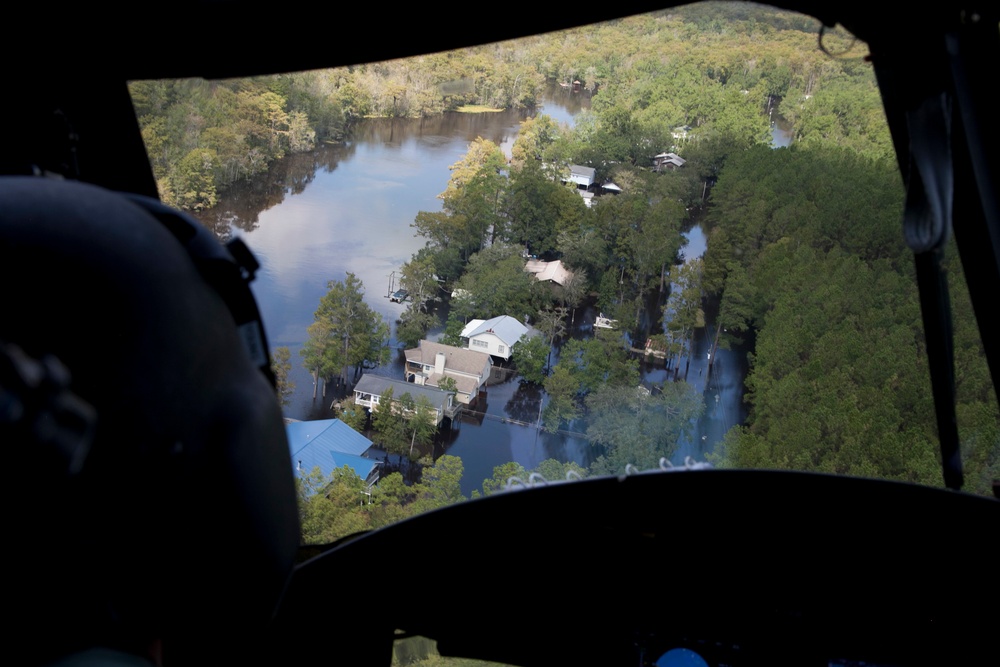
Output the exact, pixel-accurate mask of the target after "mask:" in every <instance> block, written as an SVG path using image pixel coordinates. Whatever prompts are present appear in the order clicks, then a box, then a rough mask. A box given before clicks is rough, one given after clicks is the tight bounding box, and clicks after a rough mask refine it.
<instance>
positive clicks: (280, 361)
mask: <svg viewBox="0 0 1000 667" xmlns="http://www.w3.org/2000/svg"><path fill="white" fill-rule="evenodd" d="M271 370H273V371H274V378H275V382H276V386H275V389H276V390H277V392H278V401H279V402H280V403H281V407H283V408H284V407H287V406H288V404H289V403H290V402H291V400H292V396H293V395H294V394H295V383H294V382H292V381H291V380H290V379H288V374H289V373H291V372H292V353H291V351H290V350H289V349H288V348H287V347H276V348H274V353H273V354H272V355H271Z"/></svg>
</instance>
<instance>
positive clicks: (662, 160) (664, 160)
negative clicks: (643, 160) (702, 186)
mask: <svg viewBox="0 0 1000 667" xmlns="http://www.w3.org/2000/svg"><path fill="white" fill-rule="evenodd" d="M686 162H687V160H685V159H684V158H682V157H681V156H680V155H678V154H677V153H660V154H659V155H654V156H653V170H654V171H662V170H664V169H666V170H668V171H672V170H674V169H680V168H681V167H683V166H684V163H686Z"/></svg>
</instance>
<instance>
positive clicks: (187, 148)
mask: <svg viewBox="0 0 1000 667" xmlns="http://www.w3.org/2000/svg"><path fill="white" fill-rule="evenodd" d="M817 31H818V25H817V24H816V22H815V21H814V20H812V19H810V18H808V17H803V16H800V15H796V14H793V13H789V12H784V11H781V10H776V9H770V8H767V7H761V6H758V5H749V4H745V3H704V4H699V5H689V6H685V7H680V8H676V9H672V10H669V11H664V12H657V13H653V14H647V15H642V16H636V17H631V18H628V19H622V20H620V21H615V22H613V23H609V24H601V25H594V26H589V27H585V28H580V29H577V30H572V31H566V32H560V33H553V34H549V35H541V36H536V37H532V38H528V39H525V40H519V41H516V42H509V43H500V44H491V45H486V46H482V47H477V48H473V49H467V50H463V51H460V52H451V53H438V54H430V55H426V56H421V57H416V58H412V59H409V60H405V61H392V62H388V63H373V64H368V65H359V66H354V67H349V68H339V69H335V70H323V71H315V72H305V73H298V74H289V75H281V76H276V77H261V78H254V79H250V80H244V81H224V82H205V81H174V82H160V81H158V82H135V83H133V84H132V94H133V98H134V100H135V106H136V112H137V115H138V116H139V119H140V124H141V126H142V130H143V136H144V139H145V140H146V146H147V150H148V152H149V154H150V159H151V161H152V163H153V168H154V171H155V173H156V176H157V181H158V183H159V186H160V192H161V195H162V197H163V198H164V200H165V201H167V202H168V203H172V204H174V205H175V206H179V207H181V208H187V209H191V210H203V209H206V208H210V207H211V206H212V205H213V204H214V203H215V201H216V198H217V194H218V192H220V191H221V190H222V189H224V188H225V187H226V186H227V185H228V184H230V183H233V182H235V181H237V180H239V179H248V178H252V177H253V176H254V175H256V174H259V173H262V172H263V171H264V170H266V169H267V168H268V165H269V164H270V163H271V162H273V160H275V159H278V158H280V157H282V156H283V155H287V154H289V153H295V152H303V151H309V150H311V149H312V148H313V147H314V146H315V143H316V142H317V141H336V140H342V139H343V138H344V137H346V136H348V135H349V133H350V129H351V126H352V124H353V123H355V122H358V121H359V120H361V119H363V118H365V117H367V116H370V115H377V116H381V117H387V116H388V117H405V118H411V117H419V116H424V115H432V114H439V113H441V112H444V111H456V110H459V109H461V108H463V107H468V106H473V107H475V108H479V107H489V108H493V109H510V108H530V107H532V106H533V105H534V104H535V103H536V101H537V100H538V97H539V95H540V91H541V90H542V86H543V85H544V84H545V83H546V82H547V81H562V82H576V81H579V82H580V87H581V88H582V89H584V90H587V91H589V92H591V93H594V95H593V101H592V110H591V111H590V112H585V113H582V114H581V115H580V116H579V117H578V118H577V123H576V125H575V127H574V128H572V129H571V128H567V127H564V126H560V125H558V124H557V123H555V122H554V121H553V120H552V119H551V118H548V117H547V116H538V117H535V118H530V119H528V120H526V121H524V122H523V123H522V126H521V128H520V130H519V132H518V135H517V139H516V141H515V143H514V145H513V147H512V151H511V157H510V159H509V161H508V159H507V158H506V157H505V156H504V154H503V153H502V152H501V151H500V149H499V147H498V146H496V145H495V144H493V143H492V142H489V141H486V140H483V139H479V140H477V141H474V142H472V144H470V147H469V151H468V152H467V153H466V155H465V156H463V158H462V159H461V160H459V161H458V162H457V163H455V164H454V165H452V167H451V178H450V180H449V182H448V183H447V186H446V188H445V189H444V191H443V192H441V193H440V195H439V198H440V199H441V201H442V209H441V210H440V211H422V212H420V213H419V214H418V215H417V216H416V218H415V220H414V222H413V224H412V227H413V228H414V231H415V232H416V233H417V234H418V235H419V236H421V237H423V238H424V239H425V241H426V244H425V247H424V248H422V249H421V250H420V251H419V252H418V253H417V254H416V255H414V256H413V257H412V258H411V259H410V261H408V262H407V263H406V264H405V265H404V266H403V268H402V275H403V280H402V287H403V288H405V289H407V290H408V291H409V293H410V294H411V295H413V298H412V299H411V300H410V301H409V302H408V308H407V310H406V311H405V313H404V314H403V316H402V318H401V319H400V321H399V322H398V326H397V337H398V338H399V339H400V340H401V341H403V342H405V343H406V344H407V345H411V344H415V343H416V342H417V341H419V340H420V338H421V337H422V336H423V335H424V333H425V332H426V331H427V330H428V329H429V328H430V326H431V325H432V324H433V323H434V322H433V317H432V315H431V314H430V313H429V312H428V309H427V308H426V305H427V298H422V297H421V296H420V295H429V294H435V293H437V290H438V288H439V287H438V286H439V282H443V283H444V285H445V286H446V287H447V290H446V291H447V292H448V293H454V294H459V295H461V296H460V297H459V298H453V299H452V300H451V304H450V305H451V309H450V310H451V318H450V319H449V321H448V322H447V323H446V328H445V335H444V338H443V339H442V341H441V342H445V343H449V342H452V343H454V342H456V341H457V338H458V333H459V332H460V331H461V324H462V323H463V322H464V321H467V320H469V319H470V318H480V319H488V318H490V317H495V316H497V315H503V314H528V315H529V319H530V320H531V324H532V325H533V326H535V327H536V328H537V329H538V330H539V331H541V337H542V339H543V342H544V343H545V345H544V346H538V345H534V344H528V341H524V342H522V344H521V345H518V346H517V347H515V348H514V349H515V354H517V353H518V352H519V351H520V352H521V355H522V356H519V357H518V356H516V357H515V362H516V363H517V364H518V368H519V369H521V370H522V375H523V377H524V378H525V381H531V382H535V383H536V384H539V385H541V386H542V387H543V388H544V390H545V393H546V396H547V398H548V402H547V404H546V407H545V411H544V414H543V423H544V425H545V428H546V429H549V430H556V429H559V428H562V427H565V426H567V425H570V424H574V425H575V424H585V425H586V433H587V437H588V438H589V439H590V440H591V442H592V443H593V444H594V446H595V447H597V448H598V449H597V450H596V451H598V452H599V453H600V455H599V456H597V457H596V463H595V465H594V466H593V467H592V468H591V470H590V472H591V473H594V474H606V473H608V472H620V471H621V470H623V469H624V467H625V465H626V464H632V465H636V466H638V467H639V468H651V467H654V466H655V465H656V463H657V462H658V461H659V459H660V457H663V456H668V457H669V455H670V453H671V452H672V451H673V448H674V447H675V446H676V444H677V442H678V441H679V440H680V439H681V438H683V437H685V434H686V433H687V430H688V429H689V428H690V424H691V420H693V419H696V418H697V416H698V415H699V414H700V410H703V409H704V401H703V399H702V397H701V396H700V395H696V394H694V392H693V390H692V389H691V388H690V386H688V385H687V384H686V383H685V382H666V383H664V386H662V387H658V388H657V392H656V393H654V394H652V395H646V394H645V393H643V392H639V391H636V387H637V386H638V372H637V369H636V364H635V361H634V359H632V358H631V357H630V355H629V354H628V353H627V350H626V349H625V347H624V345H623V344H622V340H621V338H622V337H621V334H622V332H623V331H627V332H629V333H630V334H631V335H632V338H633V340H643V339H644V338H645V337H649V338H650V339H653V340H654V343H655V345H656V349H662V350H665V351H666V354H667V355H668V356H670V357H671V358H673V359H674V360H675V361H676V363H677V364H680V362H681V360H682V359H683V358H684V357H685V355H686V354H688V353H689V350H690V340H691V337H692V335H693V332H694V330H695V329H696V328H697V327H698V323H699V322H703V321H704V319H703V318H704V311H703V304H704V303H706V301H707V300H711V301H712V302H713V303H718V313H717V314H716V316H715V318H714V322H715V324H716V326H717V327H718V331H717V332H716V334H717V335H718V341H719V345H722V346H725V345H730V344H734V343H737V342H740V343H743V344H745V345H746V346H747V347H748V348H749V349H750V354H749V356H750V362H751V363H750V370H749V373H748V376H747V378H746V401H747V403H748V406H749V416H748V418H747V422H746V424H744V425H743V426H742V427H737V428H734V429H732V430H731V431H730V432H729V433H728V434H727V435H726V436H725V438H724V440H723V442H721V443H720V445H719V447H718V448H717V451H716V454H715V457H714V458H715V463H716V464H718V465H722V466H734V467H755V468H778V469H780V468H789V469H800V470H816V471H823V472H829V473H839V474H851V475H860V476H866V477H879V478H886V479H896V480H905V481H911V482H918V483H922V484H928V485H935V486H939V485H941V483H942V482H941V479H940V477H941V475H940V466H939V463H938V456H939V454H938V452H937V444H936V443H937V435H936V428H937V427H936V424H935V421H934V410H933V404H932V399H931V392H930V382H929V379H928V377H929V373H928V369H927V360H926V356H925V355H924V353H923V349H924V344H923V329H922V324H921V318H920V306H919V300H918V297H917V292H916V286H915V279H914V269H913V257H912V253H910V252H909V251H908V250H907V249H906V247H905V246H904V244H903V240H902V237H901V234H900V216H901V211H902V205H903V188H902V182H901V179H900V175H899V170H898V167H897V165H896V162H895V155H894V151H893V147H892V142H891V138H890V136H889V131H888V127H887V125H886V121H885V116H884V111H883V108H882V103H881V98H880V97H879V93H878V89H877V86H876V83H875V80H874V75H873V73H872V71H871V66H870V64H869V63H867V62H865V60H864V58H863V55H864V53H863V49H861V50H859V51H858V54H857V55H856V56H854V55H852V56H851V57H840V58H834V57H830V56H829V55H828V54H826V53H823V52H822V51H820V50H819V49H818V48H817V38H816V35H817ZM773 111H777V112H778V113H780V114H781V115H782V116H783V117H784V118H786V119H787V120H788V121H789V122H790V123H791V126H792V128H793V142H792V145H791V146H790V147H789V148H783V149H772V148H771V147H770V139H771V135H770V114H771V112H773ZM668 151H669V152H674V153H676V154H678V155H680V156H682V157H683V158H684V160H685V161H686V162H685V163H684V166H683V167H682V168H680V169H677V170H673V171H671V170H664V171H663V172H662V173H661V172H657V171H656V170H654V168H653V163H652V158H653V156H655V155H657V154H660V153H663V152H668ZM569 165H585V166H588V167H591V168H593V169H594V175H595V179H596V182H597V183H599V184H601V183H605V182H613V183H614V184H615V185H616V186H617V187H618V188H619V189H620V193H619V194H616V195H608V196H605V197H603V198H601V200H600V202H599V203H598V204H597V205H596V206H594V207H593V208H590V207H587V206H585V205H584V203H583V200H582V199H581V197H580V196H579V195H578V193H577V191H576V189H575V188H574V187H572V186H569V187H568V186H566V185H565V184H564V183H563V179H564V177H565V176H566V175H567V174H568V167H569ZM693 219H697V220H698V221H699V222H700V223H701V224H702V225H703V227H704V229H705V230H706V235H707V237H708V250H707V252H706V254H705V256H704V260H703V262H701V263H698V264H697V266H696V267H694V268H693V267H692V266H691V265H683V264H680V263H679V262H678V251H679V250H680V249H681V247H682V244H683V240H682V236H681V230H682V229H685V228H686V226H687V225H689V224H690V222H691V221H692V220H693ZM524 253H527V254H530V255H535V256H538V257H541V258H547V259H560V260H562V262H563V264H564V265H565V266H566V267H567V268H569V269H570V270H571V271H572V272H573V274H574V275H575V276H576V279H575V280H574V281H571V282H570V283H568V284H566V285H563V286H561V287H559V288H557V289H549V288H548V286H547V285H546V286H543V285H541V284H540V283H537V282H535V281H533V280H531V279H530V278H528V277H527V274H525V272H524V270H523V255H524ZM948 264H949V268H950V276H949V281H950V283H951V285H952V288H953V302H952V307H953V318H954V329H955V349H954V355H955V363H956V388H957V401H958V415H959V422H960V423H959V427H960V433H961V434H962V451H963V459H964V461H965V467H966V480H967V486H966V488H967V490H970V491H973V492H976V493H991V490H990V489H991V480H992V479H994V478H997V477H1000V444H998V443H1000V415H998V412H997V401H996V396H995V390H994V388H993V386H992V383H991V381H990V376H989V373H988V370H987V368H986V363H985V356H984V354H983V349H982V345H981V343H980V341H979V338H978V330H977V328H976V326H975V319H974V317H973V313H972V311H971V307H970V305H969V302H968V297H967V290H966V289H965V286H964V278H963V275H962V272H961V266H960V263H959V261H958V259H957V256H956V255H955V253H954V252H951V251H950V254H949V258H948ZM671 284H673V285H678V286H680V287H678V288H675V289H674V290H673V291H671V289H670V285H671ZM543 288H544V289H543ZM584 298H591V299H595V300H596V303H597V305H598V307H599V308H600V309H601V310H602V312H603V313H604V314H605V315H606V316H607V317H609V318H612V319H616V320H618V321H619V322H620V323H621V327H620V328H621V331H618V332H612V333H610V334H609V333H607V332H604V331H603V330H602V331H600V332H598V333H597V335H595V336H594V337H593V338H592V339H590V340H588V341H573V340H564V339H565V329H566V322H567V321H571V319H572V318H573V317H575V310H576V308H577V307H578V306H579V305H580V303H581V302H582V300H583V299H584ZM651 303H652V304H655V305H654V306H653V307H652V308H650V306H649V304H651ZM654 332H656V333H654ZM553 344H560V345H561V346H562V350H561V354H560V355H559V361H558V363H556V364H555V365H554V366H553V367H548V366H547V365H546V361H545V356H546V355H545V354H544V352H545V350H546V349H548V347H550V346H551V345H553ZM543 348H544V349H543ZM579 429H580V427H575V428H574V430H579ZM442 458H446V457H442ZM447 458H451V457H447ZM445 463H447V469H446V470H441V471H438V472H432V473H431V476H430V477H427V476H426V474H425V477H424V482H422V483H423V484H433V483H434V480H438V481H441V480H442V479H444V478H447V480H448V484H447V485H446V486H447V488H444V487H442V488H440V489H438V490H436V491H420V489H421V488H423V487H415V486H405V488H404V485H403V483H402V481H401V479H400V480H397V479H395V478H394V477H393V476H392V475H390V476H389V478H387V479H388V481H386V483H385V485H384V488H383V491H381V492H380V493H385V494H387V495H385V498H386V499H389V498H404V497H405V498H409V500H408V501H407V503H410V504H412V507H414V508H415V507H419V506H422V505H421V503H420V502H418V500H419V499H418V498H417V496H416V495H415V494H417V493H418V492H420V493H426V494H429V495H425V496H423V498H424V499H425V500H426V499H428V498H430V497H432V496H433V497H434V498H435V499H457V498H455V488H456V487H455V484H457V481H455V480H456V479H459V478H460V476H461V475H460V470H459V473H458V477H455V475H456V471H455V466H456V464H455V462H453V461H450V460H449V461H447V462H445ZM458 465H460V462H459V464H458ZM435 467H436V466H428V467H426V468H425V473H426V471H433V470H434V468H435ZM498 474H499V473H498ZM442 475H443V476H444V477H442ZM397 482H398V484H397ZM453 482H454V484H453ZM393 494H394V495H393ZM459 495H460V494H459ZM386 502H389V501H388V500H386ZM400 502H401V503H402V501H400ZM428 502H430V501H429V500H428ZM437 502H438V500H434V502H433V503H431V504H432V505H433V504H434V503H437ZM440 502H452V500H447V501H446V500H440ZM390 504H391V505H392V506H393V508H394V509H393V510H392V512H390V515H391V517H394V518H393V519H392V520H395V519H398V518H401V516H402V515H403V514H405V513H406V512H409V511H410V509H405V510H404V509H400V507H401V506H404V505H406V503H402V505H400V506H397V505H395V504H393V503H390ZM383 509H384V508H383ZM352 511H353V510H352ZM362 511H363V508H362ZM372 511H374V510H372ZM372 516H373V515H372V514H371V512H369V515H368V518H367V519H365V521H366V522H368V523H367V524H366V525H368V526H370V527H375V526H372V525H371V523H370V522H371V521H372V520H373V519H372Z"/></svg>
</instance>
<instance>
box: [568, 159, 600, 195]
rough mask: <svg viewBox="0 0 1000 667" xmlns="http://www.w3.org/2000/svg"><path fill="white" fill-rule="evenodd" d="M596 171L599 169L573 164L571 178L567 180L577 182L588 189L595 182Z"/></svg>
mask: <svg viewBox="0 0 1000 667" xmlns="http://www.w3.org/2000/svg"><path fill="white" fill-rule="evenodd" d="M596 173H597V170H596V169H594V168H593V167H584V166H583V165H580V164H571V165H570V166H569V178H568V179H566V180H567V181H569V182H570V183H575V184H576V186H577V187H581V188H584V189H587V188H589V187H590V186H591V185H593V184H594V176H595V175H596Z"/></svg>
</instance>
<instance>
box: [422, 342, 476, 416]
mask: <svg viewBox="0 0 1000 667" xmlns="http://www.w3.org/2000/svg"><path fill="white" fill-rule="evenodd" d="M405 354H406V379H407V381H409V382H413V383H415V384H418V385H429V386H431V387H440V383H441V382H442V381H443V380H444V379H445V378H451V379H452V380H454V381H455V392H456V398H457V399H458V402H459V403H464V404H466V405H468V404H470V403H472V402H473V401H474V400H475V399H476V397H477V396H478V395H479V390H480V388H482V386H483V385H484V384H486V381H487V380H488V379H489V377H490V371H491V370H492V369H493V357H491V356H490V355H489V354H487V353H486V352H477V351H476V350H466V349H463V348H461V347H453V346H451V345H442V344H441V343H434V342H431V341H429V340H422V341H420V345H419V347H415V348H413V349H411V350H407V351H406V353H405Z"/></svg>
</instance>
